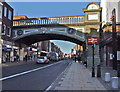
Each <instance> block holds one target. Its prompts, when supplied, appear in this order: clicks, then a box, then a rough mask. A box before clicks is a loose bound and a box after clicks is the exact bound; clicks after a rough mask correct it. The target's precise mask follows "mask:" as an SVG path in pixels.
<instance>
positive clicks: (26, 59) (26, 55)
mask: <svg viewBox="0 0 120 92" xmlns="http://www.w3.org/2000/svg"><path fill="white" fill-rule="evenodd" d="M25 61H26V62H27V54H26V55H25Z"/></svg>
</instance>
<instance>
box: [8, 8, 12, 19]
mask: <svg viewBox="0 0 120 92" xmlns="http://www.w3.org/2000/svg"><path fill="white" fill-rule="evenodd" d="M8 19H10V20H11V19H12V12H11V11H10V10H9V11H8Z"/></svg>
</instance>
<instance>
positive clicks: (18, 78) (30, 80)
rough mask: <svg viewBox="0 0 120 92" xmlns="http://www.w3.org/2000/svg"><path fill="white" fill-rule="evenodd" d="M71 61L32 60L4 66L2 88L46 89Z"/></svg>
mask: <svg viewBox="0 0 120 92" xmlns="http://www.w3.org/2000/svg"><path fill="white" fill-rule="evenodd" d="M69 63H70V60H61V61H59V62H54V63H51V64H35V63H33V62H32V63H27V64H26V63H25V64H22V65H18V66H17V65H16V66H11V67H3V80H2V88H3V90H45V89H46V88H48V87H49V86H50V85H51V84H52V83H53V82H54V81H55V80H56V78H57V77H58V76H59V75H60V74H61V73H62V72H63V71H64V70H65V69H66V67H67V66H68V65H69ZM33 69H34V71H33ZM31 70H32V71H31ZM26 71H27V72H26ZM14 75H15V76H14ZM4 78H5V79H4Z"/></svg>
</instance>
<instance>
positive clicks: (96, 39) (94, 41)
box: [87, 37, 98, 44]
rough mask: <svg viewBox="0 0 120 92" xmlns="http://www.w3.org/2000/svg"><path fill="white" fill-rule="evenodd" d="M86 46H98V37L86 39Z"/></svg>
mask: <svg viewBox="0 0 120 92" xmlns="http://www.w3.org/2000/svg"><path fill="white" fill-rule="evenodd" d="M87 40H88V44H98V37H88V39H87Z"/></svg>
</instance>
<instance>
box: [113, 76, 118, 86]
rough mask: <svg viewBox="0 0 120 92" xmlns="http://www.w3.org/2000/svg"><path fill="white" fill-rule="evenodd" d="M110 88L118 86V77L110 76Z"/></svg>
mask: <svg viewBox="0 0 120 92" xmlns="http://www.w3.org/2000/svg"><path fill="white" fill-rule="evenodd" d="M112 88H118V77H112Z"/></svg>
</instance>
